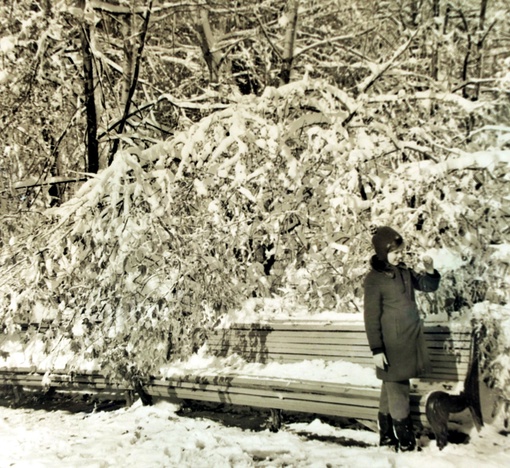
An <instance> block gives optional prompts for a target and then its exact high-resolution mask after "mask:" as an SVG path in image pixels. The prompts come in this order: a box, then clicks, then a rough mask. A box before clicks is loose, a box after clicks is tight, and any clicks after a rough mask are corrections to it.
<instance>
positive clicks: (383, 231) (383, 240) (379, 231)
mask: <svg viewBox="0 0 510 468" xmlns="http://www.w3.org/2000/svg"><path fill="white" fill-rule="evenodd" d="M372 233H373V234H374V235H373V237H372V244H374V249H375V253H376V255H377V258H378V259H379V260H381V261H383V262H386V261H387V260H388V252H390V251H392V250H395V249H397V248H399V247H400V246H401V245H402V244H403V243H404V239H402V236H401V235H400V234H399V233H398V232H397V231H395V230H394V229H392V228H390V227H389V226H381V227H376V228H372Z"/></svg>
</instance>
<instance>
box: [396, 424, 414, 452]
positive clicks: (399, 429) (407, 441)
mask: <svg viewBox="0 0 510 468" xmlns="http://www.w3.org/2000/svg"><path fill="white" fill-rule="evenodd" d="M393 425H394V426H395V432H396V433H397V439H398V447H399V449H400V450H401V451H402V452H411V451H413V450H414V449H415V448H416V438H415V437H414V432H413V422H412V421H411V416H408V417H407V418H405V419H401V420H394V421H393Z"/></svg>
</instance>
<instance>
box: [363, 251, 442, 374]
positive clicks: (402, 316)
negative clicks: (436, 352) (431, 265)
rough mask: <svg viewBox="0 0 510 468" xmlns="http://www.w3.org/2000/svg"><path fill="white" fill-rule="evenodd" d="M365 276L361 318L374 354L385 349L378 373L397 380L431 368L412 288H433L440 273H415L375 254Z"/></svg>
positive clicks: (435, 286)
mask: <svg viewBox="0 0 510 468" xmlns="http://www.w3.org/2000/svg"><path fill="white" fill-rule="evenodd" d="M371 265H372V270H371V271H370V272H369V273H368V274H367V276H366V278H365V304H364V309H365V311H364V318H365V330H366V333H367V338H368V343H369V345H370V349H371V350H372V353H373V354H377V353H380V352H384V353H385V354H386V358H387V360H388V366H387V367H386V368H385V369H384V370H383V369H380V368H379V367H378V368H377V369H376V373H377V377H378V378H379V379H381V380H384V381H390V382H396V381H400V380H407V379H410V378H414V377H418V376H420V375H422V374H423V373H425V372H427V371H430V359H429V357H428V353H427V348H426V345H425V339H424V336H423V325H422V321H421V318H420V315H419V312H418V308H417V306H416V301H415V295H414V291H415V289H416V290H418V291H425V292H432V291H435V290H436V289H437V288H438V287H439V281H440V278H441V276H440V275H439V273H438V272H437V271H436V270H435V271H434V274H427V273H425V274H418V273H416V272H415V271H413V270H411V269H409V268H407V267H406V266H405V265H403V264H401V265H399V266H391V265H389V264H388V263H386V262H381V261H380V260H378V258H377V257H376V256H374V257H373V258H372V261H371Z"/></svg>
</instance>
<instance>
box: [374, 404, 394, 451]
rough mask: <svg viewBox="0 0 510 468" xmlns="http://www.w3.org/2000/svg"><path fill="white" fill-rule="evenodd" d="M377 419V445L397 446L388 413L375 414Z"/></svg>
mask: <svg viewBox="0 0 510 468" xmlns="http://www.w3.org/2000/svg"><path fill="white" fill-rule="evenodd" d="M377 419H378V421H379V445H380V446H381V447H384V446H386V447H394V448H395V449H396V448H397V447H398V440H397V438H396V437H395V433H394V432H393V420H392V419H391V416H390V415H389V414H384V413H381V412H379V414H378V415H377Z"/></svg>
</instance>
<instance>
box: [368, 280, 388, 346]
mask: <svg viewBox="0 0 510 468" xmlns="http://www.w3.org/2000/svg"><path fill="white" fill-rule="evenodd" d="M364 289H365V293H364V296H365V297H364V314H363V316H364V320H365V331H366V334H367V338H368V344H369V346H370V349H371V350H372V353H373V354H379V353H382V352H384V342H383V339H382V327H381V314H382V300H381V299H382V297H381V288H380V285H379V282H378V281H377V280H376V278H374V276H373V275H371V274H370V273H369V274H368V275H367V277H366V278H365V283H364Z"/></svg>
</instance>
